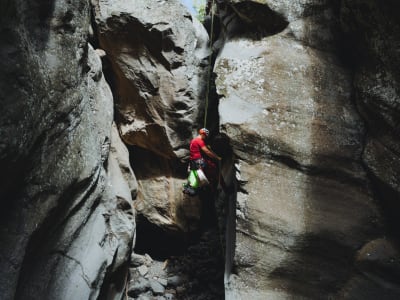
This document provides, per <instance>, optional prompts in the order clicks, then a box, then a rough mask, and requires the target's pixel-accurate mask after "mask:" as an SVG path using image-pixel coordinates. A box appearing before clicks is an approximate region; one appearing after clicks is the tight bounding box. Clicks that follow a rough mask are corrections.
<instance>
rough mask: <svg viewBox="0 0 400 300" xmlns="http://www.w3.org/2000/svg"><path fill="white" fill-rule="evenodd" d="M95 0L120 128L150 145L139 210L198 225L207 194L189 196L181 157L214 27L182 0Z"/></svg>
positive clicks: (139, 159) (199, 104)
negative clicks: (202, 198) (113, 80)
mask: <svg viewBox="0 0 400 300" xmlns="http://www.w3.org/2000/svg"><path fill="white" fill-rule="evenodd" d="M93 2H94V3H95V4H94V11H95V19H96V23H97V27H98V28H99V41H100V45H101V48H102V49H104V50H105V51H106V53H107V59H108V60H109V61H110V62H111V66H112V69H113V72H114V74H118V75H117V76H116V77H118V84H117V85H116V86H115V88H116V91H115V95H117V97H116V99H115V102H116V106H115V107H116V109H117V112H116V114H117V115H118V121H117V122H118V124H117V125H118V128H119V132H120V134H121V136H122V138H123V140H124V141H125V142H126V143H128V144H130V145H135V146H138V147H140V148H141V149H145V150H142V151H137V152H136V153H135V156H134V157H133V158H132V159H133V160H134V164H135V166H136V168H137V170H135V175H136V176H137V178H139V184H140V186H141V192H140V193H139V194H138V199H137V200H138V201H137V207H136V208H137V211H138V213H140V214H142V215H144V217H145V218H146V219H148V220H151V222H153V223H155V224H156V225H157V226H159V227H161V228H163V229H164V230H171V231H184V232H187V231H191V230H195V229H196V227H197V224H198V222H194V221H192V220H193V219H195V220H196V219H197V220H198V218H199V217H198V216H199V214H200V201H199V199H198V198H194V199H193V201H185V195H184V194H183V193H182V185H183V183H184V182H185V180H184V179H183V178H182V174H180V173H179V172H177V171H176V169H177V168H176V167H175V166H174V164H176V162H177V161H178V160H182V161H183V160H184V159H186V158H187V157H188V144H189V142H190V139H191V138H192V137H193V134H195V132H196V131H197V129H198V127H199V125H198V124H199V123H200V120H201V119H202V115H201V114H202V113H203V111H204V109H203V108H204V95H205V88H204V86H205V85H204V84H203V82H204V81H205V77H206V75H207V65H208V63H207V62H208V60H207V57H208V55H209V51H208V48H207V41H208V36H207V32H206V30H205V29H204V27H203V26H202V25H201V24H200V23H199V22H198V20H197V19H195V18H192V17H190V14H188V12H187V11H186V10H185V9H184V7H183V5H182V4H181V3H180V1H177V0H174V1H161V2H157V1H142V0H133V1H130V2H127V1H122V0H118V1H93ZM143 49H147V50H146V51H142V50H143ZM177 159H178V160H177ZM148 174H157V175H155V176H148ZM160 212H162V213H160ZM165 214H166V215H165Z"/></svg>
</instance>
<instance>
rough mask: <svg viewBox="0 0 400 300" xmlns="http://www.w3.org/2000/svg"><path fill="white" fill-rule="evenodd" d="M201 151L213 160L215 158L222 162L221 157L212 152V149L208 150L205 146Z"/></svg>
mask: <svg viewBox="0 0 400 300" xmlns="http://www.w3.org/2000/svg"><path fill="white" fill-rule="evenodd" d="M201 150H202V151H203V152H204V153H205V154H206V155H207V156H209V157H211V158H215V159H217V160H221V157H219V156H218V155H217V154H215V153H214V152H212V151H211V150H210V149H208V148H207V146H203V147H201Z"/></svg>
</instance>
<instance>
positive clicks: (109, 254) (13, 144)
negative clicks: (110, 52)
mask: <svg viewBox="0 0 400 300" xmlns="http://www.w3.org/2000/svg"><path fill="white" fill-rule="evenodd" d="M89 12H90V8H89V4H88V2H87V1H73V2H71V1H63V0H56V1H29V2H26V1H2V3H1V10H0V14H1V18H0V32H1V34H0V45H1V46H0V69H1V71H0V99H1V108H0V110H1V113H0V131H1V137H2V141H1V146H0V160H1V162H0V164H1V166H2V173H1V183H0V199H1V209H0V212H1V218H0V220H1V221H0V223H1V224H0V245H1V247H0V270H1V271H0V272H1V273H0V298H1V299H95V298H97V297H104V298H107V299H111V298H114V297H116V298H117V297H118V295H121V293H122V290H123V288H124V282H125V277H126V274H127V262H128V260H129V257H130V252H131V247H132V241H133V235H134V219H133V209H132V207H131V200H132V199H131V195H132V194H135V191H134V188H135V183H134V177H132V173H131V170H128V169H127V168H126V167H124V166H123V163H118V160H121V159H123V158H121V157H120V156H119V154H117V155H116V153H117V151H116V150H113V151H112V155H111V157H110V156H109V153H110V147H111V148H112V149H117V148H118V147H120V145H119V146H118V144H120V143H121V141H118V140H119V136H118V134H116V133H115V132H114V133H112V132H111V126H112V121H113V102H112V94H111V90H110V88H109V86H108V85H107V83H106V82H105V79H104V77H103V74H102V65H101V61H100V58H99V56H98V55H97V54H96V52H95V51H94V50H93V48H92V47H91V46H90V45H89V44H88V32H89V27H90V13H89ZM110 144H111V146H110ZM127 159H128V158H125V160H127ZM121 173H122V174H121ZM123 175H124V176H123Z"/></svg>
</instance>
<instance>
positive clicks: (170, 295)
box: [164, 293, 175, 300]
mask: <svg viewBox="0 0 400 300" xmlns="http://www.w3.org/2000/svg"><path fill="white" fill-rule="evenodd" d="M164 298H165V299H166V300H173V299H175V296H174V295H173V294H170V293H165V295H164Z"/></svg>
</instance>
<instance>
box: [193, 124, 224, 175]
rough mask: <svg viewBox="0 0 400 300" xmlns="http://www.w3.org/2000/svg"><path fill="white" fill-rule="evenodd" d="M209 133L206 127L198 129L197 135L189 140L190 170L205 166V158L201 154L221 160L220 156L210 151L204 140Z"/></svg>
mask: <svg viewBox="0 0 400 300" xmlns="http://www.w3.org/2000/svg"><path fill="white" fill-rule="evenodd" d="M209 134H210V132H209V131H208V129H207V128H201V129H200V130H199V135H198V136H196V137H195V138H194V139H192V141H191V142H190V147H189V149H190V158H189V164H190V169H191V170H198V169H201V168H204V167H205V159H204V156H203V154H205V155H207V157H209V158H211V159H215V160H221V157H219V156H218V155H217V154H215V153H214V152H213V151H211V150H210V149H209V148H208V147H207V145H206V142H205V141H206V140H207V138H208V136H209Z"/></svg>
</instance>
